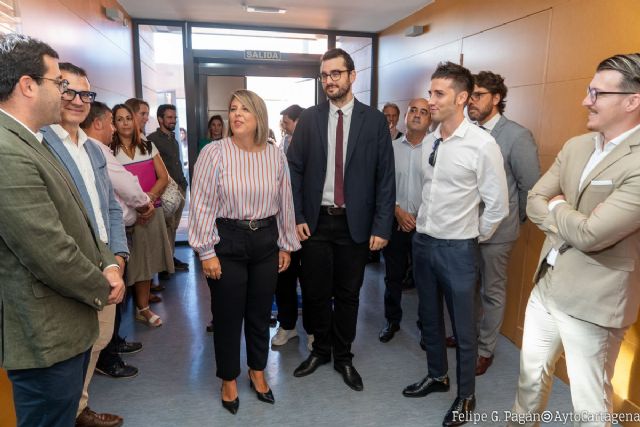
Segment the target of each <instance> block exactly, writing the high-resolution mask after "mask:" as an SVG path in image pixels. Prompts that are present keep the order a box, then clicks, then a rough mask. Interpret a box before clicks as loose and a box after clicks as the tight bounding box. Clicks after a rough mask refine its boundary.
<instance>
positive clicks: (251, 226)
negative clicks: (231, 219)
mask: <svg viewBox="0 0 640 427" xmlns="http://www.w3.org/2000/svg"><path fill="white" fill-rule="evenodd" d="M257 229H258V226H257V225H256V222H255V221H254V220H252V219H251V220H249V230H251V231H256V230H257Z"/></svg>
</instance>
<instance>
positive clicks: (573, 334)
mask: <svg viewBox="0 0 640 427" xmlns="http://www.w3.org/2000/svg"><path fill="white" fill-rule="evenodd" d="M543 268H544V267H543ZM554 286H567V284H565V283H554V282H553V270H552V269H551V268H548V269H547V271H546V272H544V273H543V274H542V275H541V278H540V279H539V281H538V283H537V284H536V286H535V287H534V288H533V290H532V291H531V296H530V297H529V302H528V303H527V311H526V313H525V319H524V335H523V337H522V351H521V353H520V378H519V380H518V391H517V393H516V401H515V404H514V406H513V412H515V413H517V414H527V413H528V414H540V413H542V411H543V410H544V409H545V407H546V406H547V400H548V398H549V394H551V386H552V385H553V373H554V371H555V367H556V363H557V361H558V359H559V358H560V356H561V354H562V351H563V350H564V354H565V360H566V362H567V373H568V375H569V384H570V388H571V402H572V404H573V410H574V412H575V413H578V414H580V413H582V412H583V411H584V412H585V413H590V414H594V415H595V414H597V415H601V414H603V413H607V412H609V413H610V412H611V410H612V397H613V388H612V386H611V378H612V377H613V370H614V367H615V363H616V358H617V357H618V352H619V351H620V344H621V343H622V339H623V338H624V333H625V331H626V330H627V327H624V328H606V327H603V326H599V325H596V324H594V323H590V322H586V321H584V320H580V319H577V318H575V317H571V316H569V315H568V314H566V313H564V312H563V311H561V310H560V309H558V308H557V307H556V306H555V304H554V301H553V298H552V297H551V296H550V295H552V289H553V287H554ZM550 290H551V291H550ZM576 298H580V295H579V294H576ZM510 425H518V424H516V423H514V422H511V423H510ZM521 425H527V426H535V425H539V423H537V422H526V423H523V424H521ZM574 425H581V426H609V425H611V424H610V423H607V422H605V420H603V419H602V417H601V418H600V419H599V420H597V421H593V422H587V421H585V422H578V423H574Z"/></svg>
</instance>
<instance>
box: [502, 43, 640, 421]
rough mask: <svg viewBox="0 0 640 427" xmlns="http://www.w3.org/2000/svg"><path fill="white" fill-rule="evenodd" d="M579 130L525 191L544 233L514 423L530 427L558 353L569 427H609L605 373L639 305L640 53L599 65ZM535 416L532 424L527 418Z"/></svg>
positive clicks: (609, 388)
mask: <svg viewBox="0 0 640 427" xmlns="http://www.w3.org/2000/svg"><path fill="white" fill-rule="evenodd" d="M582 105H583V106H584V107H586V108H587V111H588V113H589V114H588V118H587V128H588V129H589V130H591V131H592V133H588V134H585V135H581V136H578V137H575V138H572V139H570V140H569V141H567V142H566V143H565V145H564V146H563V147H562V150H561V151H560V153H558V156H557V157H556V160H555V162H554V163H553V165H552V166H551V167H550V168H549V170H548V171H547V172H546V173H545V174H544V175H543V176H542V178H541V179H540V180H539V181H538V182H537V183H536V185H534V187H533V188H532V189H531V191H530V192H529V198H528V203H527V215H528V216H529V219H531V221H532V222H533V223H534V224H536V225H537V226H538V227H539V228H540V229H541V230H542V231H543V232H544V233H545V235H546V239H545V242H544V244H543V246H542V251H541V253H540V260H539V262H538V269H537V271H536V273H535V275H534V281H535V282H536V285H535V286H534V288H533V290H532V291H531V296H530V297H529V302H528V304H527V310H526V314H525V320H524V335H523V337H522V352H521V354H520V379H519V381H518V392H517V395H516V402H515V404H514V407H513V412H514V415H517V418H518V419H519V420H525V422H521V423H516V422H514V421H511V423H510V424H513V425H518V424H520V425H534V424H535V423H534V422H528V421H526V420H532V421H533V420H535V418H539V416H540V414H541V413H542V412H543V411H544V409H545V406H546V403H547V400H548V397H549V393H550V391H551V385H552V383H553V373H554V370H555V366H556V362H557V361H558V359H559V358H560V355H561V354H562V352H563V351H564V354H565V360H566V362H567V374H568V376H569V383H570V385H571V401H572V403H573V411H574V412H573V413H574V414H576V415H581V416H584V417H585V418H584V419H579V420H574V425H580V426H609V425H611V421H610V420H611V419H612V414H611V411H612V405H613V386H612V383H611V379H612V377H613V371H614V366H615V362H616V358H617V357H618V352H619V351H620V345H621V343H622V339H623V337H624V334H625V332H626V330H627V329H628V327H629V326H630V325H632V324H633V323H634V322H635V321H636V319H637V317H638V308H639V306H640V287H639V286H638V284H639V282H640V269H639V268H638V264H639V263H640V229H639V227H640V173H639V172H640V167H639V165H640V53H634V54H629V55H616V56H613V57H611V58H608V59H605V60H604V61H602V62H601V63H600V64H599V65H598V67H597V69H596V73H595V75H594V77H593V79H592V80H591V83H590V84H589V87H588V88H587V96H586V97H585V98H584V100H583V101H582ZM533 414H535V415H537V417H533V416H532V415H533Z"/></svg>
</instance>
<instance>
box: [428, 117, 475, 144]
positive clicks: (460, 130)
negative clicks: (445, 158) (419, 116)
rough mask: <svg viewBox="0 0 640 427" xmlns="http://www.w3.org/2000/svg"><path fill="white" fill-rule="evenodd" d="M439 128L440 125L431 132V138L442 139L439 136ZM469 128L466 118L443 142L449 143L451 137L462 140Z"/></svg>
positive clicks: (469, 123) (469, 124)
mask: <svg viewBox="0 0 640 427" xmlns="http://www.w3.org/2000/svg"><path fill="white" fill-rule="evenodd" d="M440 126H442V125H438V127H437V128H436V130H435V131H434V132H433V136H435V138H436V139H438V138H442V135H441V134H440ZM469 126H471V122H470V121H469V120H467V118H466V117H465V118H463V119H462V122H461V123H460V124H459V125H458V127H457V128H456V130H454V131H453V133H452V134H451V136H450V137H449V138H447V139H445V140H444V141H443V142H445V141H449V140H450V139H451V138H453V137H458V138H464V135H465V134H466V133H467V129H469Z"/></svg>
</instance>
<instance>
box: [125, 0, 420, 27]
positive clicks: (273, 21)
mask: <svg viewBox="0 0 640 427" xmlns="http://www.w3.org/2000/svg"><path fill="white" fill-rule="evenodd" d="M119 3H120V4H121V5H122V7H124V9H125V10H126V11H127V13H129V15H131V17H133V18H148V19H167V20H177V21H197V22H212V23H222V24H241V25H252V26H255V25H260V26H273V27H291V28H307V29H312V28H313V29H326V30H340V31H363V32H379V31H382V30H384V29H385V28H387V27H389V26H390V25H392V24H394V23H395V22H397V21H399V20H401V19H403V18H405V17H407V16H409V15H411V14H412V13H414V12H416V11H418V10H420V9H422V8H423V7H425V6H426V5H428V4H429V3H432V0H399V1H392V0H119ZM243 5H249V6H268V7H277V8H285V9H287V13H284V14H262V13H247V12H245V10H244V8H243Z"/></svg>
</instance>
